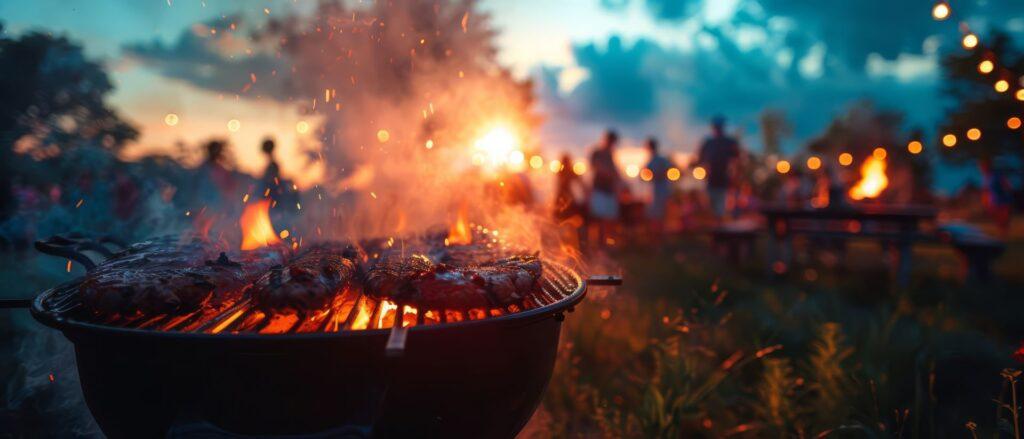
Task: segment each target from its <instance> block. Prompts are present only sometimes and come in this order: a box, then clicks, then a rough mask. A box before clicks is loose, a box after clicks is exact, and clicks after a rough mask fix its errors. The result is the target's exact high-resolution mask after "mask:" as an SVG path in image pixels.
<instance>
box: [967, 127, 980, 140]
mask: <svg viewBox="0 0 1024 439" xmlns="http://www.w3.org/2000/svg"><path fill="white" fill-rule="evenodd" d="M967 138H968V139H970V140H972V141H974V140H978V139H980V138H981V130H979V129H977V128H971V129H969V130H967Z"/></svg>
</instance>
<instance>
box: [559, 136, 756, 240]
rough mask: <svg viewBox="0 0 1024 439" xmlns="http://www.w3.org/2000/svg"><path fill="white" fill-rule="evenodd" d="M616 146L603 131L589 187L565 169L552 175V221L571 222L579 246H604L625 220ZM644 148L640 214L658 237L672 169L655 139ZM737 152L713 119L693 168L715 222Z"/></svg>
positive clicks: (626, 192) (625, 187)
mask: <svg viewBox="0 0 1024 439" xmlns="http://www.w3.org/2000/svg"><path fill="white" fill-rule="evenodd" d="M618 142H619V135H618V133H616V132H615V131H614V130H611V129H609V130H606V131H605V133H604V136H603V137H602V139H601V141H600V143H599V144H598V145H597V146H596V147H595V148H594V150H593V152H591V154H590V170H591V175H592V180H591V182H590V185H589V186H588V185H587V184H586V182H584V181H583V180H582V178H581V177H580V176H578V175H576V174H575V173H573V172H572V171H571V170H569V169H568V168H563V169H562V170H561V171H560V172H558V174H557V178H556V187H555V205H554V206H555V218H556V219H557V220H560V221H569V220H575V221H574V222H572V223H571V224H572V225H574V226H577V227H579V228H580V230H582V231H583V234H582V235H581V237H580V239H581V243H587V242H590V241H592V239H591V235H593V234H596V242H597V243H598V245H605V244H607V243H609V242H610V241H609V237H610V236H611V234H612V231H613V230H614V229H615V228H616V227H617V226H618V225H619V224H620V222H621V221H622V220H623V217H624V216H625V213H626V212H624V209H623V207H624V201H626V200H629V199H630V198H631V196H632V195H631V193H630V190H629V186H628V185H626V183H625V181H624V180H623V178H622V175H621V174H620V173H619V168H618V166H617V165H616V164H615V157H614V156H615V148H616V147H617V145H618ZM645 148H646V149H647V151H648V153H649V156H650V158H649V159H648V162H647V164H646V166H645V172H649V173H650V174H649V177H650V178H644V180H649V183H650V186H651V197H650V202H649V203H648V204H647V205H646V209H645V212H644V215H645V217H646V220H647V225H648V228H649V230H650V232H651V233H652V234H655V235H657V234H660V233H661V232H662V230H663V228H664V224H665V216H666V210H667V207H668V202H669V199H670V196H671V194H672V186H671V182H670V180H669V177H668V171H669V169H671V168H672V167H673V164H672V161H671V160H670V159H669V158H668V157H667V156H666V155H664V154H663V153H662V152H661V151H660V149H659V145H658V140H657V139H656V138H654V137H649V138H647V140H646V141H645ZM740 153H741V147H740V144H739V142H738V141H737V140H736V139H735V138H733V137H730V136H728V135H726V133H725V119H724V118H723V117H715V118H714V119H712V121H711V135H710V136H709V137H708V138H707V139H705V140H704V142H703V144H702V145H701V147H700V151H699V154H698V157H697V160H696V161H695V162H694V163H693V164H692V165H693V166H694V167H696V166H700V167H701V168H702V169H703V172H704V174H705V176H704V178H705V182H706V183H707V195H708V200H709V202H710V205H711V210H712V212H713V213H714V215H715V217H716V218H722V217H724V216H725V215H726V200H727V198H728V193H729V191H730V188H732V186H733V182H734V175H735V173H736V165H737V163H738V160H739V158H740ZM569 162H570V159H569V157H568V156H563V158H562V163H569Z"/></svg>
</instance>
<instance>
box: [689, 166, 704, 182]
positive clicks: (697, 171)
mask: <svg viewBox="0 0 1024 439" xmlns="http://www.w3.org/2000/svg"><path fill="white" fill-rule="evenodd" d="M707 176H708V171H707V170H705V169H704V168H703V167H701V166H697V167H696V168H693V178H696V179H698V180H703V179H704V178H705V177H707Z"/></svg>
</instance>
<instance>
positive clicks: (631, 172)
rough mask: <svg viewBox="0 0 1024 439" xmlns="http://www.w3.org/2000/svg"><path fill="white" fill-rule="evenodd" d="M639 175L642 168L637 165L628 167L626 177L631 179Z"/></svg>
mask: <svg viewBox="0 0 1024 439" xmlns="http://www.w3.org/2000/svg"><path fill="white" fill-rule="evenodd" d="M637 175H640V167H639V166H637V165H628V166H626V176H627V177H629V178H636V176H637Z"/></svg>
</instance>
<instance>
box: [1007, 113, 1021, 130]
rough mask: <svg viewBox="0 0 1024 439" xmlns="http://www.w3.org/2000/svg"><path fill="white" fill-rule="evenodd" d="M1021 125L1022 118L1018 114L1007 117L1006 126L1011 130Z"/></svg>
mask: <svg viewBox="0 0 1024 439" xmlns="http://www.w3.org/2000/svg"><path fill="white" fill-rule="evenodd" d="M1020 125H1021V120H1020V118H1019V117H1017V116H1013V117H1011V118H1009V119H1006V127H1007V128H1009V129H1011V130H1015V129H1018V128H1020Z"/></svg>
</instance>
